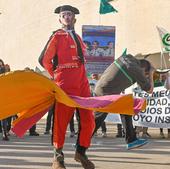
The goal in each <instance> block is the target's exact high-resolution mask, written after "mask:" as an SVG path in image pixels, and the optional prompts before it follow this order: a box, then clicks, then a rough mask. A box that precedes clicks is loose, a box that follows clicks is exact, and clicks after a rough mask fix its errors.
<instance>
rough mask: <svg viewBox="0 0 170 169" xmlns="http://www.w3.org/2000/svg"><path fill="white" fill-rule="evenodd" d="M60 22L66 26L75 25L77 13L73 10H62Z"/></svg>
mask: <svg viewBox="0 0 170 169" xmlns="http://www.w3.org/2000/svg"><path fill="white" fill-rule="evenodd" d="M59 20H60V23H61V24H63V25H64V26H71V27H72V26H73V25H74V23H75V14H74V13H73V12H71V11H63V12H60V19H59Z"/></svg>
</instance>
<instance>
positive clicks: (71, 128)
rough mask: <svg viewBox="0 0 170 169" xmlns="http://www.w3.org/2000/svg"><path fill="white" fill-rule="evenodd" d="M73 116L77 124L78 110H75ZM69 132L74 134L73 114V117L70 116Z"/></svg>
mask: <svg viewBox="0 0 170 169" xmlns="http://www.w3.org/2000/svg"><path fill="white" fill-rule="evenodd" d="M75 115H76V119H77V121H78V122H79V118H80V117H79V110H78V109H76V110H75ZM70 132H75V128H74V114H73V116H72V118H71V120H70Z"/></svg>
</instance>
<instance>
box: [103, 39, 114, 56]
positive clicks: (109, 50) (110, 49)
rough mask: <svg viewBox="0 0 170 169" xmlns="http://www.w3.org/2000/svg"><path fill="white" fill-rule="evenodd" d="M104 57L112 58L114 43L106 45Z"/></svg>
mask: <svg viewBox="0 0 170 169" xmlns="http://www.w3.org/2000/svg"><path fill="white" fill-rule="evenodd" d="M104 56H114V43H113V42H112V41H109V42H108V43H107V49H106V50H105V51H104Z"/></svg>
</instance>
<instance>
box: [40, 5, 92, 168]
mask: <svg viewBox="0 0 170 169" xmlns="http://www.w3.org/2000/svg"><path fill="white" fill-rule="evenodd" d="M55 13H56V14H59V22H60V23H61V24H62V29H59V30H57V31H55V32H54V33H53V34H52V36H51V37H50V39H49V40H48V42H47V45H46V46H45V48H44V50H43V51H42V53H41V55H40V57H39V62H40V64H41V65H42V66H43V67H44V68H45V69H46V70H47V71H48V72H49V74H50V75H51V77H52V78H53V79H54V82H55V83H56V84H57V85H58V86H59V87H60V88H61V89H63V90H64V91H65V92H66V93H67V94H69V95H76V96H81V97H89V96H90V88H89V84H88V80H87V77H86V70H85V65H84V54H85V50H86V47H85V45H84V43H83V41H82V39H81V38H80V36H78V35H77V34H76V33H75V30H74V25H75V22H76V18H75V15H77V14H79V10H78V9H77V8H75V7H73V6H70V5H63V6H59V7H57V8H56V9H55ZM66 49H67V50H66ZM54 60H55V62H54ZM74 111H75V108H73V107H68V106H66V105H64V104H62V103H58V102H57V103H56V106H55V112H54V120H53V121H54V123H53V137H52V142H53V146H54V161H53V164H52V168H53V169H65V168H66V167H65V163H64V153H63V146H64V141H65V135H66V130H67V126H68V124H69V122H70V120H71V118H72V116H73V114H74ZM79 115H80V130H79V133H78V139H77V143H76V152H75V156H74V159H75V160H76V161H77V162H79V163H80V164H81V165H82V167H83V168H84V169H94V168H95V166H94V164H93V163H92V162H91V161H90V160H89V159H88V157H87V155H86V150H87V149H88V147H89V146H90V143H91V137H92V134H93V131H94V127H95V123H94V113H93V112H92V111H90V110H85V109H81V108H80V109H79Z"/></svg>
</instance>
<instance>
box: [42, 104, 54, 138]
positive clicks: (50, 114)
mask: <svg viewBox="0 0 170 169" xmlns="http://www.w3.org/2000/svg"><path fill="white" fill-rule="evenodd" d="M54 111H55V105H53V106H52V107H51V108H50V110H49V111H48V115H47V120H46V128H45V132H44V134H47V135H48V134H50V130H51V123H52V119H53V115H54Z"/></svg>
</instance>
